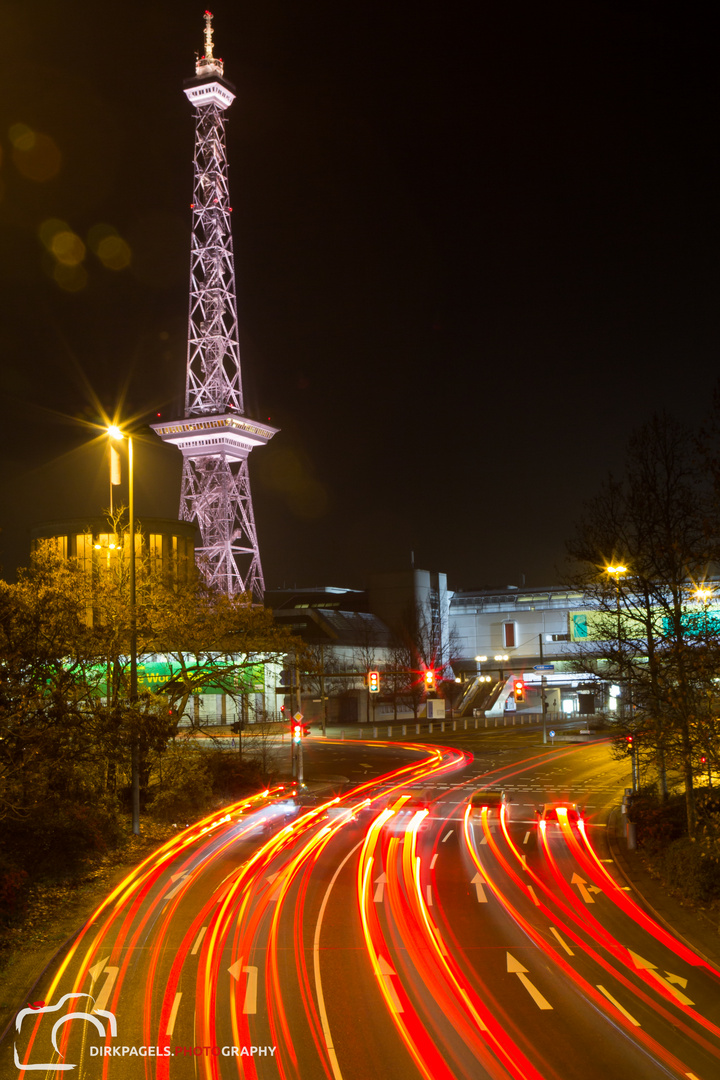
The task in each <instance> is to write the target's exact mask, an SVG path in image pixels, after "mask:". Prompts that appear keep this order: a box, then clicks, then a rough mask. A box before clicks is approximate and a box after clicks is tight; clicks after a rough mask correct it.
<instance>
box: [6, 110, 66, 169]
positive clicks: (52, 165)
mask: <svg viewBox="0 0 720 1080" xmlns="http://www.w3.org/2000/svg"><path fill="white" fill-rule="evenodd" d="M24 126H25V125H22V124H14V125H13V128H11V131H12V130H13V129H14V128H18V127H24ZM12 156H13V161H14V162H15V167H16V169H17V170H18V172H19V173H21V174H22V175H23V176H24V177H25V178H26V179H28V180H35V181H36V182H37V183H42V182H43V181H45V180H52V178H53V177H54V176H57V174H58V173H59V172H60V166H61V164H62V154H61V153H60V150H59V149H58V146H57V143H56V142H55V140H54V139H51V138H50V136H49V135H43V134H42V133H41V132H33V131H31V130H30V129H29V128H27V131H26V133H25V134H22V135H20V136H18V137H17V138H16V139H15V140H13V152H12Z"/></svg>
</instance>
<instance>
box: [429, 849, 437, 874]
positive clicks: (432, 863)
mask: <svg viewBox="0 0 720 1080" xmlns="http://www.w3.org/2000/svg"><path fill="white" fill-rule="evenodd" d="M437 857H438V853H437V851H436V852H435V854H434V855H433V857H432V862H431V863H430V869H431V870H432V868H433V867H434V866H435V863H436V862H437Z"/></svg>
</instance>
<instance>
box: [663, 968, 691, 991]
mask: <svg viewBox="0 0 720 1080" xmlns="http://www.w3.org/2000/svg"><path fill="white" fill-rule="evenodd" d="M665 974H666V976H667V981H668V982H669V983H675V985H676V986H682V988H683V990H685V989H686V988H687V979H683V977H682V975H673V974H672V972H670V971H666V972H665Z"/></svg>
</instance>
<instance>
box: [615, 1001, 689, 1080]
mask: <svg viewBox="0 0 720 1080" xmlns="http://www.w3.org/2000/svg"><path fill="white" fill-rule="evenodd" d="M597 988H598V990H599V991H600V993H601V994H604V995H605V997H606V998H607V999H608V1001H610V1002H612V1004H613V1005H614V1006H615V1008H616V1009H617V1010H618V1011H619V1012H621V1013H622V1014H623V1016H624V1017H625V1019H626V1020H629V1021H630V1023H631V1024H634V1025H635V1027H640V1021H639V1020H636V1019H635V1017H634V1016H631V1015H630V1013H629V1012H628V1011H627V1009H624V1008H623V1007H622V1005H621V1004H620V1002H619V1001H618V1000H617V999H616V998H614V997H613V996H612V994H611V993H610V991H609V990H606V989H605V987H604V986H601V985H600V983H598V984H597ZM689 1075H690V1074H689V1073H688V1076H689Z"/></svg>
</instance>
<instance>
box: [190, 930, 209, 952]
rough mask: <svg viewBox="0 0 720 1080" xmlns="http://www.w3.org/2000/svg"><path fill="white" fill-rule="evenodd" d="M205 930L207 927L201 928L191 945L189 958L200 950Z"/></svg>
mask: <svg viewBox="0 0 720 1080" xmlns="http://www.w3.org/2000/svg"><path fill="white" fill-rule="evenodd" d="M206 930H207V926H203V927H202V929H201V930H200V933H199V934H198V936H197V937H196V938H195V944H194V945H193V947H192V949H191V950H190V955H191V956H194V955H195V953H196V952H197V951H198V949H199V948H200V945H201V944H202V939H203V938H204V937H205V931H206Z"/></svg>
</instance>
